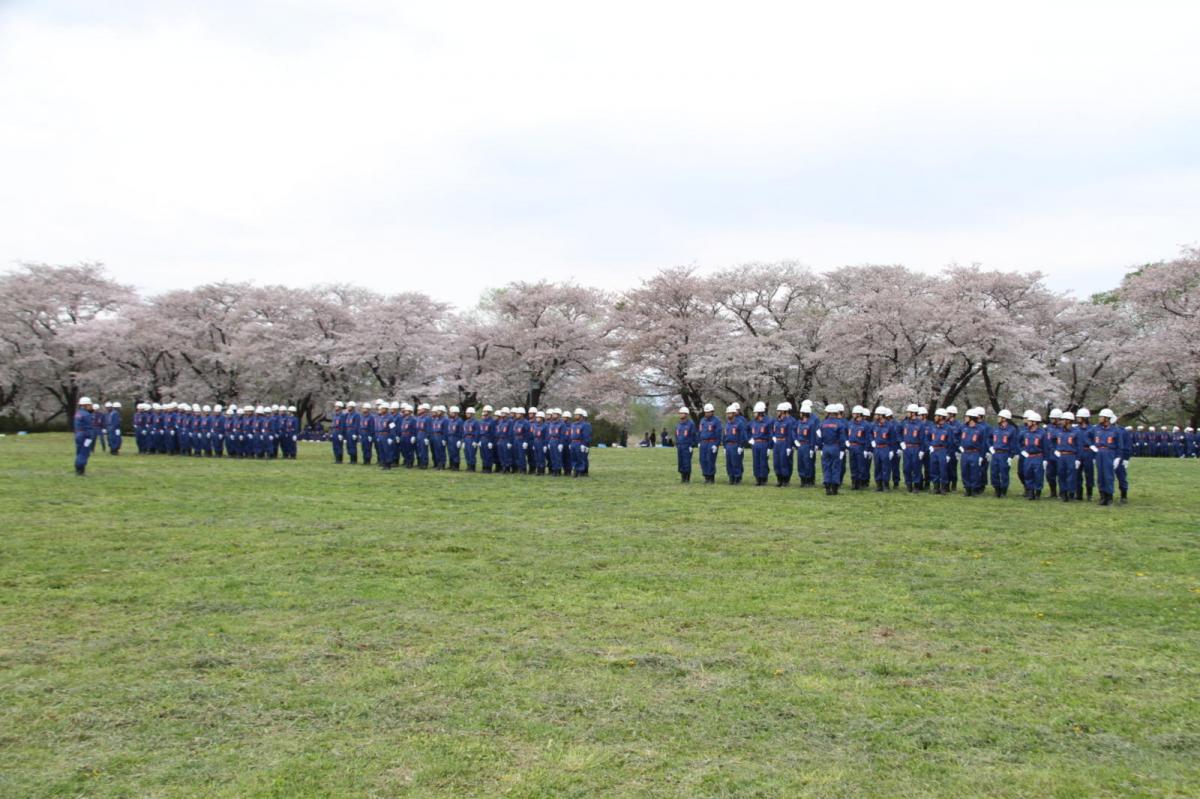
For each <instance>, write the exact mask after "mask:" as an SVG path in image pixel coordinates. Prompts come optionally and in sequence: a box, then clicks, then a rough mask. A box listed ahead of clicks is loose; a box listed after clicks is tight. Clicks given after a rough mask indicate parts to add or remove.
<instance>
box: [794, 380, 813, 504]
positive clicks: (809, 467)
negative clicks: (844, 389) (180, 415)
mask: <svg viewBox="0 0 1200 799" xmlns="http://www.w3.org/2000/svg"><path fill="white" fill-rule="evenodd" d="M792 446H793V447H795V449H796V479H797V480H799V481H800V487H801V488H811V487H813V486H815V485H816V484H817V457H816V452H817V450H816V447H817V420H816V417H815V416H813V404H812V400H808V399H806V400H803V401H802V402H801V403H800V411H799V415H798V416H797V417H796V421H795V424H794V425H793V426H792Z"/></svg>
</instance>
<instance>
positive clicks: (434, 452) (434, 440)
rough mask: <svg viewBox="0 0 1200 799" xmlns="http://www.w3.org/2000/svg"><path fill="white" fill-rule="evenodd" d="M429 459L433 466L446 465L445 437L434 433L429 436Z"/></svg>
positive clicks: (440, 467) (441, 466)
mask: <svg viewBox="0 0 1200 799" xmlns="http://www.w3.org/2000/svg"><path fill="white" fill-rule="evenodd" d="M429 459H430V460H431V461H433V468H435V469H444V468H445V467H446V438H445V436H439V435H437V434H434V435H432V436H430V437H429Z"/></svg>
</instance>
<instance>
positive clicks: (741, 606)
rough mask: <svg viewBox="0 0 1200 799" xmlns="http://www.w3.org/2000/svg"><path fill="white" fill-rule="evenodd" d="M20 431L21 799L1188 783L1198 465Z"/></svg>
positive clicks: (1133, 790) (10, 497)
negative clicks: (439, 457) (364, 449)
mask: <svg viewBox="0 0 1200 799" xmlns="http://www.w3.org/2000/svg"><path fill="white" fill-rule="evenodd" d="M71 459H72V448H71V444H70V442H69V439H68V438H67V436H65V435H40V436H31V437H22V438H14V437H11V436H10V437H8V438H5V439H2V440H0V513H2V516H0V518H2V519H3V520H4V532H3V534H2V535H0V795H2V796H4V797H22V798H25V797H44V796H62V797H66V796H88V797H116V796H122V797H124V796H128V797H157V796H205V797H267V796H271V797H289V798H291V797H309V796H313V797H316V796H322V797H324V796H480V797H491V796H530V797H532V796H546V797H551V796H553V797H560V796H592V795H605V796H680V797H696V796H738V797H742V796H771V797H776V796H806V795H811V796H846V797H860V796H879V797H903V796H914V797H915V796H922V797H923V796H955V797H967V796H978V795H988V796H1002V797H1008V796H1013V797H1015V796H1028V797H1048V796H1078V797H1093V796H1197V795H1200V671H1198V670H1200V658H1198V655H1200V551H1198V547H1197V541H1198V535H1200V511H1198V510H1197V499H1196V498H1197V493H1198V492H1197V488H1198V487H1200V462H1196V461H1191V462H1174V461H1148V460H1143V461H1136V462H1135V463H1134V466H1133V469H1132V471H1131V479H1132V481H1133V490H1132V499H1131V504H1130V505H1128V506H1125V507H1114V508H1098V507H1096V506H1095V505H1094V504H1093V505H1086V504H1072V505H1065V506H1064V505H1062V504H1060V503H1058V502H1049V501H1046V500H1043V501H1042V502H1039V503H1031V502H1025V501H1023V500H1022V499H1020V497H1019V496H1016V497H1010V498H1009V499H1007V500H996V499H993V498H991V497H990V496H988V497H984V498H977V499H967V498H965V497H962V496H954V497H933V496H908V495H906V494H889V495H877V494H874V493H865V494H859V493H851V492H849V491H848V490H846V491H844V492H843V493H842V495H840V496H839V497H836V498H832V497H826V496H825V495H824V493H823V492H822V491H821V490H820V489H819V488H818V489H815V490H814V489H805V490H801V489H799V488H796V487H792V488H790V489H788V490H780V489H776V488H774V487H773V486H772V487H768V488H755V487H753V486H751V485H742V486H738V487H729V486H726V485H723V484H718V485H716V486H705V485H703V484H700V483H692V484H690V485H687V486H682V485H680V484H679V483H678V482H677V476H676V475H675V473H674V454H673V452H670V451H666V450H656V451H644V450H643V451H639V450H631V451H612V450H610V451H594V452H593V465H592V472H593V476H592V478H591V479H590V480H586V481H577V480H550V479H548V478H535V477H509V476H488V475H472V474H465V473H460V474H450V473H418V472H410V471H403V470H402V471H399V472H391V473H382V472H380V471H379V470H377V469H374V468H372V469H366V468H363V467H362V466H355V467H351V466H335V465H333V464H332V463H330V462H329V459H328V456H327V449H326V447H325V446H324V445H308V446H302V447H301V460H300V461H298V462H295V463H292V462H286V463H283V462H244V461H235V462H230V461H215V460H181V459H168V458H165V457H161V456H159V457H153V458H146V457H143V458H139V457H137V456H135V455H133V454H131V453H126V454H124V455H122V456H121V457H120V458H111V457H109V456H106V455H101V454H97V456H96V457H95V458H94V459H93V465H92V467H90V468H89V476H88V477H87V478H86V479H82V480H80V479H77V478H75V477H74V476H73V475H72V474H71Z"/></svg>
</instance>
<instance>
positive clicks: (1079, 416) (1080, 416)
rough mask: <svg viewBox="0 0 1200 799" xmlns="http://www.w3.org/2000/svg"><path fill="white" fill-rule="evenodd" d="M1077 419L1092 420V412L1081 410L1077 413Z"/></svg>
mask: <svg viewBox="0 0 1200 799" xmlns="http://www.w3.org/2000/svg"><path fill="white" fill-rule="evenodd" d="M1075 418H1076V419H1090V418H1092V412H1091V411H1089V410H1088V409H1087V408H1080V409H1079V410H1077V411H1075Z"/></svg>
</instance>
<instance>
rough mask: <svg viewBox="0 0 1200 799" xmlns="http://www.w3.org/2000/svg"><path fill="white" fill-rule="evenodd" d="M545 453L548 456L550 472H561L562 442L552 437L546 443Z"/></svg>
mask: <svg viewBox="0 0 1200 799" xmlns="http://www.w3.org/2000/svg"><path fill="white" fill-rule="evenodd" d="M546 454H547V455H548V456H549V458H550V473H551V474H561V473H562V470H563V442H562V441H560V440H559V439H556V438H552V439H550V442H549V443H548V444H547V445H546Z"/></svg>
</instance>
